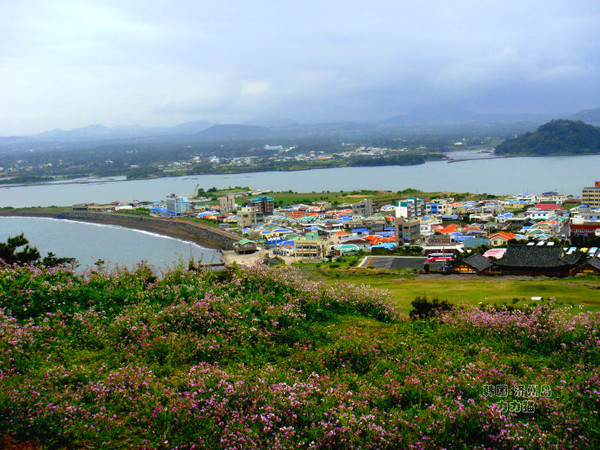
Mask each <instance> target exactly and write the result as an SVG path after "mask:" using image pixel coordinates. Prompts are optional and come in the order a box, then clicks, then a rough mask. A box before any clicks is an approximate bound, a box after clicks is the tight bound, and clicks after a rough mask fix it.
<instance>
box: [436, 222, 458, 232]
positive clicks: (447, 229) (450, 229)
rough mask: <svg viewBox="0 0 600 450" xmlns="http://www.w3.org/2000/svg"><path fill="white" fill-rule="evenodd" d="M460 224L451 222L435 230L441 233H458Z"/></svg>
mask: <svg viewBox="0 0 600 450" xmlns="http://www.w3.org/2000/svg"><path fill="white" fill-rule="evenodd" d="M458 228H459V227H458V224H455V223H451V224H450V225H446V226H445V227H439V228H437V229H436V230H435V232H436V233H440V234H450V233H456V232H457V231H458Z"/></svg>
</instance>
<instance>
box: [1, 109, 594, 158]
mask: <svg viewBox="0 0 600 450" xmlns="http://www.w3.org/2000/svg"><path fill="white" fill-rule="evenodd" d="M551 118H552V117H548V116H544V115H528V114H485V113H478V112H474V111H472V110H470V109H468V108H465V107H464V106H461V105H456V104H438V105H432V106H423V107H420V108H416V109H414V110H412V111H410V112H408V113H406V114H402V115H397V116H394V117H390V118H387V119H385V120H381V121H372V122H368V123H367V122H358V121H356V122H331V123H308V124H307V123H303V124H301V123H297V122H294V121H293V120H291V119H287V118H285V119H282V118H277V117H260V118H257V119H254V120H252V121H248V122H246V123H244V124H229V125H224V124H215V123H212V122H209V121H206V120H196V121H192V122H186V123H182V124H180V125H176V126H172V127H146V126H143V125H121V126H115V127H112V128H110V127H106V126H104V125H100V124H95V125H89V126H86V127H82V128H76V129H72V130H61V129H56V130H52V131H46V132H43V133H40V134H37V135H33V136H10V137H0V152H4V153H5V152H10V151H20V150H24V149H36V150H43V149H46V148H77V146H78V145H80V144H86V145H88V146H89V145H95V144H96V143H104V142H111V141H114V142H122V143H125V142H131V141H139V140H143V141H145V142H152V141H162V142H164V141H165V140H167V139H168V140H173V141H175V140H179V141H185V140H198V141H204V140H206V141H211V140H218V139H222V140H225V139H261V138H264V139H268V138H273V137H294V136H306V135H310V136H321V135H329V136H337V135H340V136H344V135H349V136H354V135H356V136H362V135H364V134H365V133H369V135H377V133H390V132H395V129H397V130H398V131H399V132H400V131H406V130H408V131H410V130H415V129H418V128H419V127H421V129H426V130H428V131H429V130H431V129H434V130H435V129H439V130H444V131H447V130H448V129H449V128H448V127H454V128H453V131H456V130H457V129H460V128H457V127H463V128H464V127H466V126H468V127H471V128H470V129H471V130H472V129H477V130H479V131H480V132H481V133H482V134H483V133H485V134H486V135H491V133H493V132H494V130H496V131H499V130H500V131H501V133H500V134H502V135H506V133H507V132H508V133H520V132H523V131H525V130H531V129H534V128H535V127H537V126H539V125H540V124H542V123H544V122H545V121H548V120H550V119H551ZM569 118H570V119H576V120H581V121H584V122H588V123H593V124H600V108H597V109H589V110H585V111H581V112H579V113H577V114H574V115H572V116H570V117H569ZM351 138H352V137H350V139H351Z"/></svg>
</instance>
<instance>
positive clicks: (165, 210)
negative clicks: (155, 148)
mask: <svg viewBox="0 0 600 450" xmlns="http://www.w3.org/2000/svg"><path fill="white" fill-rule="evenodd" d="M197 188H198V186H197V187H196V189H195V191H194V194H197V195H193V196H190V198H186V197H181V196H177V195H175V194H171V195H169V196H167V197H166V198H165V199H164V200H158V201H153V202H132V203H130V204H126V203H122V202H114V203H112V204H108V205H96V204H86V205H75V206H74V207H73V210H74V211H88V212H105V213H106V212H110V213H124V214H128V213H136V212H137V213H138V214H139V213H140V212H143V213H144V214H147V215H148V216H152V217H159V218H170V219H174V220H182V219H186V218H187V219H189V218H196V219H200V220H201V221H202V223H203V224H210V225H211V226H208V227H207V226H205V227H204V228H206V229H211V228H212V230H214V232H222V233H227V234H228V235H230V236H231V237H233V239H234V241H235V242H234V243H233V246H232V247H233V249H232V250H231V249H230V250H225V251H224V253H223V262H224V263H225V264H232V263H233V262H234V261H235V262H236V263H237V264H241V265H250V264H253V263H255V262H256V261H258V260H261V261H263V262H267V263H270V264H281V263H292V262H313V263H319V262H323V261H335V260H336V259H340V258H343V257H344V256H347V255H360V256H362V258H361V259H360V262H359V264H358V265H359V266H360V267H366V268H369V267H371V268H384V269H386V268H387V269H401V268H410V269H416V270H419V271H422V272H425V273H427V272H443V273H449V272H454V273H461V274H470V273H474V274H521V275H522V274H525V275H549V276H565V275H569V274H575V273H600V250H599V247H597V246H594V245H593V243H594V238H598V239H599V240H600V181H596V182H595V183H594V186H592V187H585V188H583V189H582V195H581V197H580V198H575V197H573V196H565V195H562V194H560V193H558V192H544V193H541V194H536V195H534V194H529V193H525V194H519V195H514V196H507V197H494V198H491V199H480V200H462V201H459V200H458V199H456V198H454V197H443V198H429V199H423V198H419V197H416V196H413V197H407V198H404V199H401V200H398V201H395V202H392V203H386V204H378V202H376V201H374V200H373V199H370V198H363V199H360V200H358V199H357V201H353V202H347V203H338V202H337V201H334V202H329V201H312V202H310V203H309V204H305V203H296V204H294V203H292V204H288V205H284V206H278V207H276V203H277V202H276V199H275V198H274V197H273V196H271V195H269V194H270V191H254V190H251V189H240V190H239V191H236V190H231V189H230V190H227V191H226V192H224V193H223V192H219V191H217V190H216V189H215V188H213V189H211V190H209V193H210V194H211V195H206V194H207V193H206V192H205V191H204V190H203V189H200V190H198V189H197ZM211 191H212V193H211ZM354 197H356V196H354ZM492 197H493V196H492ZM344 198H346V197H344ZM588 242H592V244H591V245H588V246H585V245H586V243H588ZM578 243H582V245H578Z"/></svg>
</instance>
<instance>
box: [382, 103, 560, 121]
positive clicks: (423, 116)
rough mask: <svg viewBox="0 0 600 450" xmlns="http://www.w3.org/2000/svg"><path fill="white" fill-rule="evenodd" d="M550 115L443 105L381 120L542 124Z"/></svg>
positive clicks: (423, 107) (420, 108)
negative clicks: (494, 111)
mask: <svg viewBox="0 0 600 450" xmlns="http://www.w3.org/2000/svg"><path fill="white" fill-rule="evenodd" d="M551 118H552V116H551V115H543V114H488V113H478V112H474V111H472V110H470V109H468V108H465V107H464V106H461V105H456V104H453V103H444V104H438V105H429V106H421V107H419V108H415V109H413V110H411V111H409V112H408V113H406V114H401V115H398V116H394V117H390V118H389V119H385V120H383V121H382V122H381V123H382V124H384V125H408V124H436V123H438V124H441V123H446V124H449V123H461V122H503V121H508V122H510V121H519V122H522V121H532V122H538V123H539V122H543V121H546V120H550V119H551Z"/></svg>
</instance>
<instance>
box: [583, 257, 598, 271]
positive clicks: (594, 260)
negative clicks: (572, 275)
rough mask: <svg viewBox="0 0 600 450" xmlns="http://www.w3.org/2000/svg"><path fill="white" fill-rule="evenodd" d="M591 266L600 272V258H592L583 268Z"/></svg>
mask: <svg viewBox="0 0 600 450" xmlns="http://www.w3.org/2000/svg"><path fill="white" fill-rule="evenodd" d="M588 264H589V265H590V266H592V267H593V268H594V269H598V270H600V258H590V259H588V260H587V261H585V262H584V263H583V264H582V266H586V265H588Z"/></svg>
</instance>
